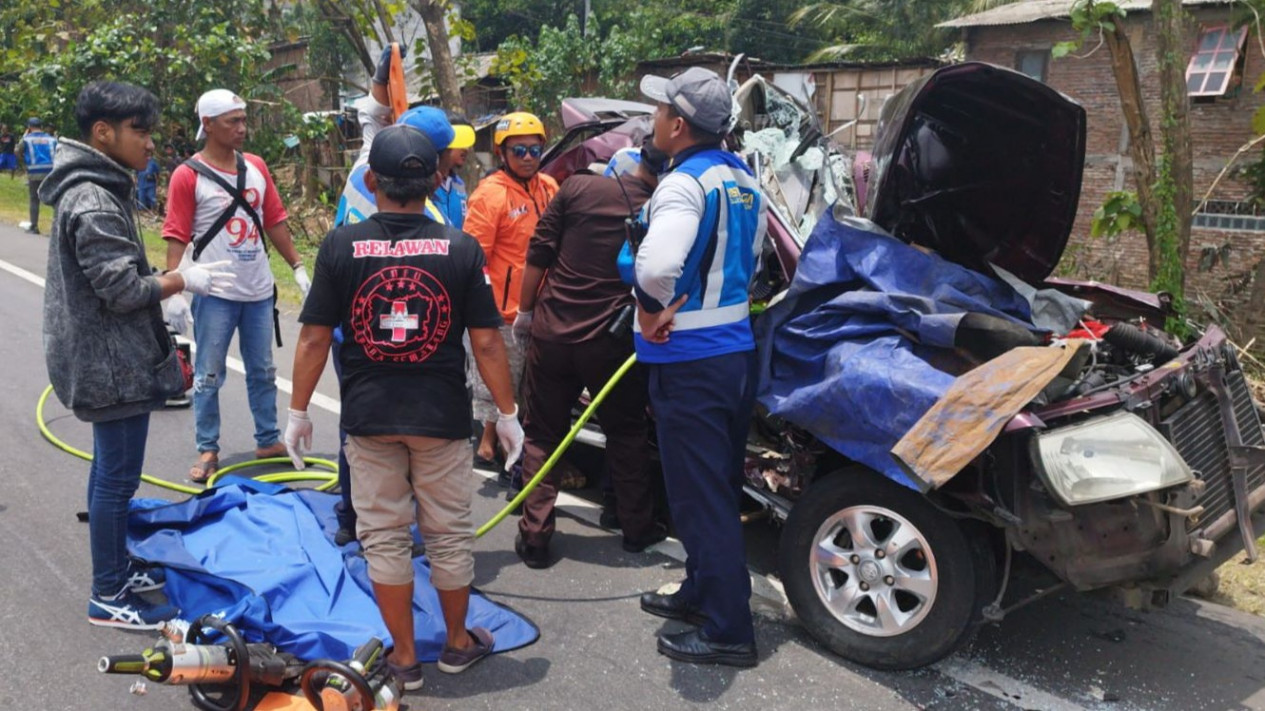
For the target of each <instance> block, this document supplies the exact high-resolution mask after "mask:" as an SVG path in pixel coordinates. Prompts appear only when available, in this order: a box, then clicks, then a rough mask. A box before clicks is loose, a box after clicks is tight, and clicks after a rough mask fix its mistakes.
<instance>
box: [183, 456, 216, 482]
mask: <svg viewBox="0 0 1265 711" xmlns="http://www.w3.org/2000/svg"><path fill="white" fill-rule="evenodd" d="M219 469H220V458H219V457H211V458H210V459H198V461H196V462H194V464H193V466H192V467H190V468H189V481H191V482H193V483H194V484H205V483H207V482H208V481H210V480H211V477H213V476H215V472H217V471H219Z"/></svg>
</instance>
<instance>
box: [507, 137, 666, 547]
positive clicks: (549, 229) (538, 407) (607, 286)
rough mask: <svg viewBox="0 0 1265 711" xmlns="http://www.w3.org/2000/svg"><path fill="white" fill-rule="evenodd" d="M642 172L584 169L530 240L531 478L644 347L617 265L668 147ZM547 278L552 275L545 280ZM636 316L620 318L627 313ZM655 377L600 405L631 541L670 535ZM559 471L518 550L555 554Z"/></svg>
mask: <svg viewBox="0 0 1265 711" xmlns="http://www.w3.org/2000/svg"><path fill="white" fill-rule="evenodd" d="M646 145H647V147H646V148H643V149H642V155H641V158H642V160H641V161H640V164H639V165H638V167H637V169H636V170H635V171H634V172H631V173H628V174H625V175H616V176H615V177H603V176H600V175H595V174H592V173H586V172H580V173H576V174H575V175H573V176H571V177H570V178H568V179H567V180H566V182H564V183H563V184H562V187H561V188H560V189H559V191H558V194H557V196H555V197H554V199H553V200H552V201H551V202H550V203H549V207H548V209H546V210H545V212H544V215H542V216H541V218H540V222H539V224H538V225H537V226H536V232H535V234H534V235H533V236H532V239H531V243H530V245H529V246H528V251H527V267H526V270H525V272H524V274H523V286H522V294H521V296H520V301H519V312H518V318H517V319H516V320H515V322H514V334H515V337H516V338H522V339H525V338H527V337H528V335H530V345H529V346H528V347H527V356H526V361H527V362H526V373H525V376H524V380H523V390H524V393H523V401H524V402H525V410H524V411H525V416H524V420H523V430H524V432H525V434H526V441H525V443H524V447H523V480H524V481H530V480H531V478H532V477H534V476H535V475H536V473H537V472H539V471H540V468H541V466H542V465H543V464H544V461H545V459H546V458H547V457H548V456H549V455H550V454H552V453H553V451H554V449H555V448H556V447H557V446H558V444H559V443H560V442H561V441H562V439H563V437H565V436H566V433H567V431H568V430H569V429H570V427H571V410H572V408H573V407H574V406H575V404H576V401H577V400H578V399H579V397H580V394H581V392H582V391H583V390H584V389H585V388H588V390H589V392H590V393H592V394H594V395H596V394H597V392H598V391H599V390H600V389H601V388H602V386H604V385H605V384H606V382H607V381H608V380H609V379H610V377H611V376H612V375H614V373H615V371H616V370H618V369H619V367H620V366H621V365H622V364H623V363H624V361H626V360H627V359H628V356H630V355H632V352H633V344H632V333H631V326H632V323H631V319H629V318H628V317H630V316H631V315H632V311H631V309H630V308H626V307H631V306H632V305H633V304H634V300H633V296H632V291H631V289H630V287H629V285H628V284H626V283H624V282H623V281H622V280H621V279H620V276H619V271H618V270H617V268H616V258H617V256H618V254H619V251H620V248H621V247H623V246H624V243H625V241H626V240H627V239H628V226H627V225H628V224H629V223H630V222H631V221H630V220H629V218H630V217H631V218H635V217H636V215H637V213H638V212H639V211H640V210H641V206H642V204H643V203H645V201H646V200H647V199H649V197H650V193H652V192H653V191H654V186H655V185H656V184H657V183H658V178H657V175H656V170H655V166H657V165H662V164H663V163H664V162H665V157H664V156H663V155H662V154H661V153H659V152H658V151H655V150H654V148H653V147H652V146H650V143H649V141H647V144H646ZM542 282H543V286H542ZM621 314H623V315H624V317H625V320H626V323H624V324H622V325H621V324H618V322H619V321H620V315H621ZM646 397H647V396H646V385H645V380H644V377H643V376H642V374H641V372H640V369H639V368H633V369H632V370H630V371H629V372H628V373H627V374H626V375H625V376H624V378H623V380H621V381H620V383H619V385H618V386H617V387H616V388H615V389H614V390H613V391H611V393H610V395H608V396H607V398H606V400H605V401H604V402H603V403H602V405H601V406H599V407H598V411H597V415H598V419H599V420H600V422H601V424H602V431H603V433H604V434H605V435H606V475H607V477H608V481H610V482H611V483H612V484H613V486H614V490H615V501H616V507H617V509H616V510H617V512H618V517H619V521H620V525H621V527H622V529H623V533H624V550H627V551H629V552H637V553H639V552H641V551H643V550H645V549H646V548H647V547H649V546H651V545H653V544H655V543H658V542H659V541H662V540H663V539H664V537H665V536H666V533H665V531H664V529H663V527H662V526H661V525H660V524H657V523H656V522H655V520H654V498H653V491H652V488H651V484H650V480H649V478H648V477H647V476H646V472H645V466H644V465H645V448H646V434H647V429H646V428H647V424H646V418H645V411H646ZM557 496H558V476H557V475H556V473H554V472H551V473H550V475H549V476H547V477H545V479H544V480H542V481H541V482H540V484H539V485H538V486H537V487H536V488H535V489H534V490H533V491H532V493H531V494H530V495H529V496H528V498H527V500H526V502H525V503H524V504H523V515H522V518H520V519H519V522H518V531H519V535H518V538H517V539H516V540H515V542H514V550H515V551H516V552H517V553H518V556H519V557H520V558H522V559H523V562H524V563H526V564H527V567H529V568H547V567H549V566H550V565H552V564H553V560H552V559H551V558H550V554H549V540H550V538H551V537H552V536H553V532H554V502H555V500H556V499H557Z"/></svg>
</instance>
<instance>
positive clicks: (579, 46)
mask: <svg viewBox="0 0 1265 711" xmlns="http://www.w3.org/2000/svg"><path fill="white" fill-rule="evenodd" d="M638 12H639V11H637V10H634V11H633V16H634V17H637V13H638ZM626 28H630V29H626ZM634 28H635V29H634ZM661 37H662V34H661V33H660V32H659V31H658V29H657V28H655V27H654V26H653V25H650V24H645V23H641V22H631V23H626V24H625V25H624V26H623V27H612V28H611V29H610V31H608V32H606V33H605V35H603V33H602V32H601V28H600V27H599V26H598V21H597V17H596V15H592V16H590V18H589V34H588V36H585V35H583V34H581V33H580V21H579V18H578V17H576V16H575V15H571V16H569V17H567V19H566V22H565V24H564V25H563V27H562V28H561V29H559V28H554V27H548V26H546V27H542V28H541V29H540V35H539V36H538V37H537V39H536V41H535V43H533V42H531V41H530V40H528V39H526V38H524V37H520V36H518V35H514V36H511V37H509V38H508V39H506V40H505V41H504V42H502V43H501V45H500V47H499V48H498V49H497V54H496V58H495V60H494V61H493V64H492V73H493V74H495V75H497V76H500V77H504V78H505V79H506V80H507V81H508V82H509V84H510V87H511V88H512V89H513V93H514V104H515V105H516V106H517V107H518V108H521V109H523V110H525V111H531V112H533V113H536V114H538V115H540V116H541V118H542V119H544V120H546V121H548V120H549V119H550V118H552V117H553V116H554V114H556V112H557V107H558V105H559V104H560V103H561V101H562V100H563V99H565V98H567V97H571V96H582V95H591V96H607V97H611V98H632V97H633V96H635V93H636V87H635V86H634V85H633V82H632V80H631V75H632V71H633V69H634V67H635V66H636V63H637V61H638V60H640V59H642V58H644V57H646V56H647V54H646V52H647V51H649V50H650V49H651V48H653V47H654V46H656V43H657V42H658V41H659V39H660V38H661Z"/></svg>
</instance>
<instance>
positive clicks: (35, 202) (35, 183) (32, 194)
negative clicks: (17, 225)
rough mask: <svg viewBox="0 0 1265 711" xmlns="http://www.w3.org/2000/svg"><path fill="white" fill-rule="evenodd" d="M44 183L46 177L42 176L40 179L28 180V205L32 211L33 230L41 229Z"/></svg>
mask: <svg viewBox="0 0 1265 711" xmlns="http://www.w3.org/2000/svg"><path fill="white" fill-rule="evenodd" d="M43 182H44V176H42V175H41V176H40V177H39V178H28V179H27V181H26V193H27V198H28V200H29V202H28V205H29V207H30V209H31V229H33V230H38V229H39V228H40V183H43Z"/></svg>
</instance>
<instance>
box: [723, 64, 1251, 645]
mask: <svg viewBox="0 0 1265 711" xmlns="http://www.w3.org/2000/svg"><path fill="white" fill-rule="evenodd" d="M1084 151H1085V114H1084V111H1083V109H1082V108H1081V107H1080V106H1079V105H1077V104H1076V103H1075V102H1074V101H1072V100H1071V99H1069V98H1067V97H1065V96H1063V95H1061V94H1059V93H1057V92H1056V91H1054V90H1053V89H1051V88H1049V87H1047V86H1046V85H1044V84H1041V83H1040V82H1037V81H1034V80H1031V79H1029V78H1028V77H1026V76H1024V75H1022V74H1019V73H1017V72H1013V71H1010V70H1007V69H1002V68H999V67H994V66H990V65H986V64H979V63H968V64H961V65H956V66H951V67H946V68H943V69H941V70H938V71H937V72H935V73H934V74H932V75H930V76H928V77H925V78H923V79H921V80H919V81H917V82H915V83H914V84H912V85H910V86H908V87H906V88H905V89H904V90H902V91H901V92H900V93H899V94H898V95H896V96H895V97H893V98H892V99H891V100H890V101H889V102H888V103H887V104H886V105H885V106H884V109H883V112H882V118H881V120H880V125H879V130H878V138H877V141H876V144H875V148H874V151H873V156H872V159H871V162H870V164H869V165H868V166H867V168H868V170H869V181H868V184H867V185H865V186H864V190H861V189H858V192H864V193H866V195H865V199H864V202H863V204H861V205H860V206H859V207H860V213H861V214H862V215H863V216H864V217H866V218H868V220H866V221H859V220H855V219H854V218H850V217H847V216H846V215H842V214H838V213H840V212H843V211H840V210H838V209H835V210H834V211H833V213H834V214H832V215H831V216H829V217H827V218H823V220H822V222H821V223H819V224H818V225H817V227H816V229H815V230H814V232H813V236H812V237H811V238H810V239H809V240H808V241H807V242H806V243H804V244H803V245H790V244H786V243H784V242H780V243H777V244H776V246H777V254H778V260H777V264H775V265H772V266H775V267H778V266H780V267H781V268H782V269H783V275H782V276H785V277H786V278H787V279H788V282H789V285H790V288H789V290H788V291H787V293H786V294H785V295H784V297H783V299H782V300H781V301H780V302H779V303H776V304H774V305H773V306H772V307H770V308H769V309H768V310H767V311H766V312H765V313H764V314H763V315H761V316H759V317H758V319H757V323H756V325H757V329H758V331H759V333H760V335H761V348H762V365H763V372H762V381H761V386H760V392H761V397H760V401H761V403H762V405H763V406H764V407H765V408H766V411H765V412H764V413H763V416H762V417H760V418H758V422H757V424H756V426H755V428H754V429H755V432H753V438H752V440H753V441H752V444H753V445H758V446H759V447H760V448H761V449H760V450H759V454H757V455H753V456H752V457H751V459H750V460H749V461H748V466H747V474H748V476H747V486H746V490H747V492H748V493H749V494H750V495H751V496H753V497H754V498H756V499H757V500H759V501H760V502H761V503H762V504H763V505H764V506H766V507H768V508H769V510H771V511H772V512H773V513H774V514H775V515H776V516H777V517H778V518H779V519H781V520H783V521H784V522H785V526H784V529H783V532H782V536H781V542H780V551H779V568H780V572H781V578H782V582H783V584H784V586H785V589H786V594H787V597H788V599H789V601H790V603H791V605H792V606H793V608H794V610H795V612H796V615H797V616H798V617H799V618H800V620H801V621H802V622H803V623H804V625H805V627H806V628H807V629H808V631H809V632H810V633H811V634H812V635H813V636H814V637H816V638H817V639H818V640H820V641H821V642H823V643H824V644H826V645H827V646H829V647H830V648H831V649H832V650H834V651H835V652H836V653H838V654H840V655H841V656H843V657H845V658H848V659H851V660H853V661H857V662H860V663H862V664H866V665H869V666H874V667H880V668H888V669H906V668H912V667H918V666H922V665H926V664H930V663H933V662H935V661H937V660H938V659H940V658H942V657H944V656H945V655H947V654H949V653H950V652H952V651H953V650H954V649H955V648H956V647H957V646H958V645H959V644H961V643H962V642H964V641H965V640H966V639H967V638H969V636H970V633H971V631H972V629H973V628H974V627H975V626H976V625H977V624H978V623H979V622H981V621H984V620H988V621H1000V620H1001V619H1002V618H1003V617H1004V616H1005V614H1006V612H1007V611H1008V610H1010V609H1014V608H1015V607H1017V606H1019V605H1022V604H1025V603H1026V602H1027V600H1024V599H1020V600H1008V599H1007V598H1006V595H1005V592H1006V586H1007V579H1008V577H1009V574H1010V571H1011V568H1012V565H1011V563H1012V556H1013V555H1014V554H1015V553H1023V554H1026V555H1028V556H1030V557H1031V558H1032V559H1035V560H1036V561H1037V562H1039V563H1040V565H1041V566H1044V568H1045V569H1047V570H1048V571H1049V572H1050V573H1052V574H1053V575H1054V576H1056V577H1057V578H1058V579H1059V581H1061V583H1060V585H1059V586H1058V587H1059V588H1072V589H1075V590H1080V591H1089V590H1099V589H1110V590H1114V591H1116V592H1118V593H1120V597H1121V598H1122V599H1123V601H1124V602H1126V603H1127V604H1130V605H1132V606H1135V607H1148V606H1153V605H1154V606H1158V605H1163V604H1165V603H1166V602H1167V601H1169V600H1170V599H1171V598H1172V597H1174V596H1176V595H1179V594H1181V593H1182V592H1184V591H1186V590H1187V589H1189V588H1190V587H1192V586H1193V585H1194V584H1195V583H1197V582H1199V581H1200V580H1202V579H1203V578H1205V577H1207V576H1208V575H1209V574H1210V573H1211V572H1212V571H1213V570H1214V569H1215V568H1216V567H1217V566H1218V565H1220V564H1221V563H1223V562H1224V561H1226V560H1227V559H1229V558H1230V557H1231V556H1233V555H1235V554H1237V553H1238V552H1240V551H1242V550H1245V549H1246V550H1247V551H1248V555H1249V558H1250V559H1252V560H1254V559H1255V557H1256V550H1255V545H1254V540H1255V537H1256V534H1255V531H1256V530H1257V526H1259V525H1260V523H1261V509H1262V504H1265V456H1262V455H1263V454H1265V448H1263V445H1265V437H1263V436H1262V431H1261V425H1260V421H1259V419H1258V414H1257V406H1256V404H1255V403H1254V402H1253V400H1252V396H1251V394H1250V391H1249V389H1248V384H1247V381H1246V379H1245V376H1244V373H1243V370H1242V368H1241V366H1240V363H1239V359H1238V356H1237V350H1236V348H1235V346H1234V345H1233V344H1232V343H1230V341H1229V340H1228V338H1227V337H1226V335H1225V334H1224V333H1223V332H1222V331H1221V330H1220V329H1218V328H1217V327H1215V326H1209V327H1207V328H1206V329H1204V330H1202V331H1198V332H1196V333H1195V334H1193V335H1192V336H1189V337H1188V338H1187V339H1185V340H1184V341H1179V340H1178V339H1177V338H1175V337H1174V336H1172V335H1170V334H1168V333H1166V332H1165V331H1164V325H1165V322H1166V319H1167V318H1168V316H1169V315H1170V314H1169V302H1168V299H1167V297H1166V296H1164V295H1152V294H1144V293H1139V292H1132V291H1129V290H1126V289H1120V288H1116V287H1110V286H1106V285H1100V284H1096V283H1078V282H1073V281H1069V280H1063V279H1052V278H1050V275H1051V273H1052V272H1053V270H1054V268H1055V266H1056V265H1057V264H1058V261H1059V259H1060V257H1061V256H1062V252H1063V250H1064V247H1065V246H1066V243H1067V239H1068V236H1069V234H1070V231H1071V228H1072V222H1073V220H1074V218H1075V215H1076V208H1077V203H1078V199H1079V195H1080V180H1081V171H1082V167H1083V162H1084ZM835 207H836V208H838V205H836V206H835ZM796 246H801V247H802V251H801V252H799V253H796V250H795V247H796ZM753 448H754V447H753ZM1052 590H1053V588H1047V589H1046V590H1043V591H1040V592H1038V593H1035V594H1036V595H1044V594H1048V593H1049V592H1051V591H1052Z"/></svg>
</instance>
